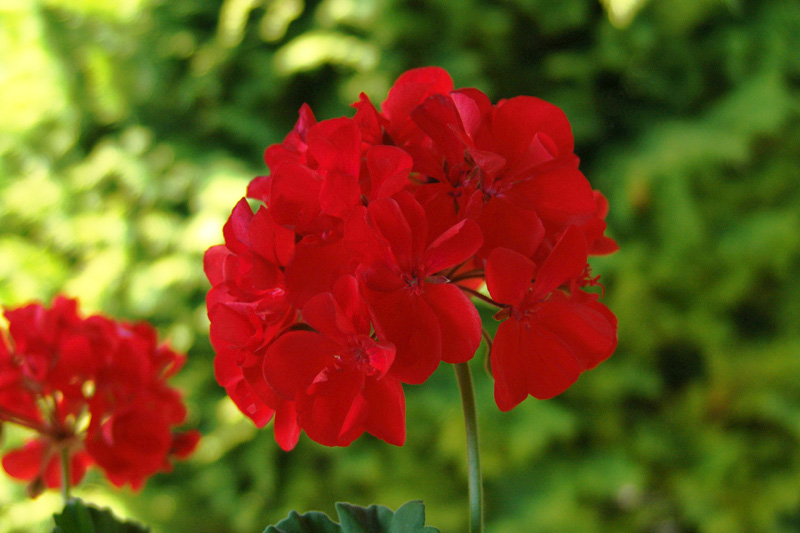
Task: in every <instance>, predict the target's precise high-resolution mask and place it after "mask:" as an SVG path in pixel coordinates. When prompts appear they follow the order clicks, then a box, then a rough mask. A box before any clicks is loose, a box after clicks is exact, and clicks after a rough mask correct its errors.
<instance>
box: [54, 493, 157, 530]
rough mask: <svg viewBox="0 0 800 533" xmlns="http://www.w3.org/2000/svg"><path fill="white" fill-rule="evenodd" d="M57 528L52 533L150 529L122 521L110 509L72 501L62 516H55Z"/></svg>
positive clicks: (65, 507)
mask: <svg viewBox="0 0 800 533" xmlns="http://www.w3.org/2000/svg"><path fill="white" fill-rule="evenodd" d="M53 520H55V523H56V526H55V528H53V531H52V533H148V532H149V531H150V528H147V527H145V526H142V525H140V524H137V523H135V522H128V521H122V520H120V519H119V518H117V517H116V516H114V515H113V514H111V511H109V510H108V509H98V508H97V507H94V506H92V505H86V504H85V503H83V502H82V501H81V500H78V499H73V500H70V501H69V502H68V503H67V504H66V505H65V506H64V510H63V511H61V513H60V514H56V515H53Z"/></svg>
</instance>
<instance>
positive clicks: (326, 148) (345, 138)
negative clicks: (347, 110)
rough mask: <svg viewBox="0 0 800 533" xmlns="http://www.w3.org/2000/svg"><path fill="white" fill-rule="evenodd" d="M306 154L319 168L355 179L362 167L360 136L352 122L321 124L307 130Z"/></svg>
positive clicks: (333, 121)
mask: <svg viewBox="0 0 800 533" xmlns="http://www.w3.org/2000/svg"><path fill="white" fill-rule="evenodd" d="M306 143H307V144H308V152H309V153H310V154H311V155H312V156H313V157H314V159H315V160H316V161H317V163H319V168H320V169H324V170H326V171H336V172H338V173H341V174H345V175H347V176H353V177H355V176H358V169H359V167H360V165H361V133H360V132H359V131H358V125H357V124H356V123H355V121H354V120H353V119H351V118H345V117H342V118H334V119H330V120H323V121H322V122H320V123H318V124H315V125H314V126H313V127H311V128H310V129H309V130H308V134H307V135H306Z"/></svg>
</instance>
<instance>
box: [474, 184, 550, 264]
mask: <svg viewBox="0 0 800 533" xmlns="http://www.w3.org/2000/svg"><path fill="white" fill-rule="evenodd" d="M476 194H481V193H480V191H479V192H477V193H476ZM477 222H478V225H479V226H480V228H481V232H482V233H483V246H481V249H480V250H479V251H478V256H479V257H487V256H488V255H489V253H490V252H491V251H492V250H493V249H495V248H501V247H502V248H509V249H511V250H514V251H515V252H519V253H521V254H522V255H524V256H526V257H530V256H532V255H533V254H534V252H535V251H536V248H538V247H539V244H540V243H541V242H542V238H543V237H544V233H545V232H544V226H543V225H542V221H541V220H539V217H538V216H537V215H536V213H535V212H534V211H531V210H528V209H521V208H519V207H518V206H516V205H514V204H513V203H511V202H510V201H508V200H507V199H505V198H499V197H495V198H492V199H491V200H490V201H489V202H488V203H486V204H484V205H483V208H482V210H481V213H480V216H479V217H478V218H477Z"/></svg>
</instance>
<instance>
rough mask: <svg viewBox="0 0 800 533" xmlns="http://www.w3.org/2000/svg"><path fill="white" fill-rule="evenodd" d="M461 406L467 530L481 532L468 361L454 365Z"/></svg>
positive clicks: (475, 419) (475, 428) (477, 451)
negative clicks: (467, 491)
mask: <svg viewBox="0 0 800 533" xmlns="http://www.w3.org/2000/svg"><path fill="white" fill-rule="evenodd" d="M454 366H455V370H456V378H457V379H458V388H459V390H460V391H461V406H462V408H463V410H464V429H465V430H466V433H467V473H468V480H469V531H470V533H483V479H482V476H481V457H480V449H479V445H478V416H477V411H476V410H475V391H474V388H473V385H472V372H471V371H470V368H469V363H457V364H455V365H454Z"/></svg>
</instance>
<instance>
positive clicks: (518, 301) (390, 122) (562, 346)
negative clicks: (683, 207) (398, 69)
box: [205, 67, 617, 450]
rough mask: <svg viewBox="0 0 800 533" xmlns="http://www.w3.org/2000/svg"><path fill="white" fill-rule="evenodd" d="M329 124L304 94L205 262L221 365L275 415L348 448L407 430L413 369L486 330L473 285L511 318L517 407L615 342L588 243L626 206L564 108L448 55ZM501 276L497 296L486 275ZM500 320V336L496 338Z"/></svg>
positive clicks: (549, 390)
mask: <svg viewBox="0 0 800 533" xmlns="http://www.w3.org/2000/svg"><path fill="white" fill-rule="evenodd" d="M353 107H354V108H355V109H356V112H355V116H354V117H353V118H336V119H332V120H325V121H322V122H317V120H316V119H315V117H314V114H313V113H312V111H311V109H310V108H309V107H308V106H307V105H304V106H303V107H302V108H301V109H300V118H299V120H298V121H297V123H296V125H295V127H294V129H293V130H292V131H291V132H290V133H289V135H287V137H286V138H285V139H284V141H283V142H282V143H281V144H277V145H273V146H270V147H269V148H268V149H267V150H266V152H265V161H266V164H267V166H268V167H269V169H270V175H269V176H261V177H257V178H255V179H254V180H253V181H252V182H251V183H250V185H249V186H248V189H247V197H248V198H250V199H251V200H252V201H254V203H256V204H260V205H258V209H257V210H256V211H255V212H254V211H253V209H251V205H250V203H249V202H248V201H247V200H245V199H244V198H243V199H242V200H241V201H240V202H239V203H238V204H237V205H236V207H235V208H234V209H233V212H232V213H231V216H230V218H229V219H228V221H227V223H226V224H225V226H224V228H223V235H224V238H225V244H222V245H218V246H214V247H212V248H210V249H209V250H208V251H207V253H206V256H205V272H206V275H207V276H208V279H209V281H210V282H211V285H212V288H211V290H210V291H209V293H208V296H207V306H208V315H209V318H210V322H211V341H212V343H213V345H214V348H215V350H216V353H217V355H216V359H215V373H216V378H217V380H218V382H219V383H220V384H221V385H222V386H223V387H225V389H226V390H227V392H228V395H229V396H230V397H231V398H232V399H233V401H234V402H235V403H236V405H237V406H238V407H239V409H240V410H241V411H242V412H243V413H245V414H246V415H247V416H249V417H250V418H251V419H252V420H253V421H254V422H255V423H256V425H258V426H259V427H261V426H263V425H264V424H266V423H267V422H268V421H269V420H270V419H271V418H273V416H274V418H275V425H274V430H275V436H276V440H277V442H278V444H279V445H280V446H281V447H282V448H284V449H286V450H289V449H291V448H293V447H294V446H295V444H296V443H297V439H298V436H299V434H300V430H301V429H302V430H304V431H305V432H306V433H307V434H308V435H309V436H310V437H311V438H312V439H313V440H315V441H317V442H320V443H322V444H326V445H329V446H346V445H348V444H350V443H351V442H352V441H353V440H354V439H355V438H357V437H358V436H359V435H361V434H362V433H363V432H365V431H366V432H368V433H371V434H372V435H374V436H376V437H378V438H381V439H383V440H385V441H387V442H390V443H392V444H397V445H400V444H402V443H403V442H404V439H405V420H404V418H405V403H404V396H403V388H402V384H404V383H407V384H418V383H422V382H424V381H425V380H426V379H427V378H428V377H429V376H430V375H431V373H432V372H433V371H434V370H435V369H436V368H437V366H438V365H439V363H440V362H441V361H445V362H447V363H462V362H466V361H468V360H469V359H471V358H472V357H473V355H474V354H475V351H476V349H477V348H478V346H479V345H480V342H481V338H482V326H481V320H480V317H479V315H478V312H477V310H476V308H475V306H474V305H473V303H472V301H471V299H470V298H471V297H472V296H476V297H480V298H482V299H484V300H486V301H489V302H490V303H491V304H493V305H495V306H496V307H497V308H498V312H497V314H496V318H497V319H500V320H503V322H502V323H501V324H500V325H499V329H498V330H497V334H496V336H495V338H494V342H493V346H492V348H491V370H492V373H493V376H494V379H495V399H496V402H497V405H498V406H499V408H500V409H501V410H504V411H507V410H509V409H511V408H513V407H514V406H516V405H517V404H519V403H520V402H521V401H522V400H523V399H525V398H526V397H527V396H528V395H533V396H535V397H537V398H549V397H552V396H555V395H556V394H559V393H561V392H563V391H564V390H565V389H567V388H568V387H569V386H570V385H571V384H572V383H573V382H575V380H576V379H577V378H578V375H579V374H580V373H581V372H582V371H584V370H587V369H590V368H592V367H594V366H596V365H597V364H598V363H600V362H601V361H603V360H604V359H606V358H607V357H609V356H610V355H611V353H612V352H613V350H614V348H615V347H616V343H617V340H616V339H617V337H616V319H615V317H614V315H613V314H612V313H611V312H610V311H609V310H608V309H607V308H606V307H605V306H604V305H602V304H601V303H599V302H598V301H597V300H598V296H597V294H594V293H589V292H585V291H584V290H583V289H584V287H586V286H587V285H597V278H596V277H594V278H593V277H590V271H589V268H588V265H587V257H588V255H591V254H594V255H599V254H608V253H611V252H614V251H615V250H616V249H617V245H616V243H615V242H614V241H613V240H611V239H610V238H608V237H606V236H604V231H605V228H606V224H605V221H604V218H605V215H606V212H607V209H608V203H607V202H606V200H605V198H604V197H603V196H602V195H601V194H600V193H599V192H597V191H593V190H592V188H591V186H590V185H589V182H588V181H587V180H586V178H585V177H584V175H583V174H582V173H581V172H580V171H579V170H578V158H577V157H576V156H575V154H574V153H573V137H572V132H571V128H570V125H569V123H568V121H567V118H566V116H565V115H564V113H563V112H562V111H561V110H560V109H558V108H557V107H556V106H554V105H552V104H549V103H547V102H545V101H543V100H540V99H537V98H533V97H527V96H520V97H516V98H511V99H509V100H503V101H501V102H499V103H497V104H495V105H492V104H491V102H490V101H489V99H488V97H487V96H486V95H485V94H483V93H482V92H480V91H478V90H477V89H458V90H454V89H453V82H452V80H451V79H450V76H449V75H448V74H447V72H445V71H444V70H442V69H440V68H433V67H430V68H421V69H415V70H411V71H408V72H406V73H405V74H403V75H402V76H401V77H400V78H399V79H398V80H397V81H396V83H395V84H394V86H393V87H392V89H391V90H390V91H389V95H388V97H387V99H386V101H385V102H383V104H382V106H381V110H380V111H378V110H377V109H376V108H375V106H374V105H373V104H372V103H371V102H370V100H369V98H368V97H367V96H366V95H364V94H362V95H361V97H360V99H359V101H358V102H356V103H355V104H354V105H353ZM484 281H485V282H486V286H487V288H488V293H489V295H490V296H486V294H485V293H481V292H479V291H478V289H479V288H480V287H481V286H482V285H483V283H484ZM484 336H486V338H487V340H488V335H484Z"/></svg>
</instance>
